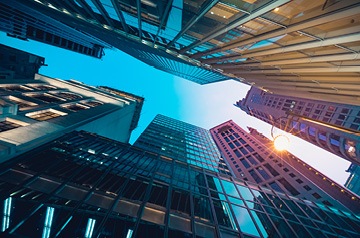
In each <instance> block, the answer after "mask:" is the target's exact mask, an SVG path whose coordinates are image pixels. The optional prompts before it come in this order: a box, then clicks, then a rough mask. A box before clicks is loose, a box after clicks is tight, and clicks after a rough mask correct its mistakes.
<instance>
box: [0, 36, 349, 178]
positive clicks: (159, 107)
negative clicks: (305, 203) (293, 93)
mask: <svg viewBox="0 0 360 238" xmlns="http://www.w3.org/2000/svg"><path fill="white" fill-rule="evenodd" d="M0 34H1V35H0V43H2V44H5V45H8V46H11V47H14V48H18V49H20V50H24V51H27V52H30V53H33V54H36V55H39V56H43V57H45V63H46V64H48V66H44V67H42V68H41V69H40V73H41V74H44V75H46V76H49V77H53V78H60V79H64V80H67V79H75V80H78V81H81V82H83V83H85V84H89V85H93V86H100V85H103V86H109V87H113V88H117V89H120V90H123V91H127V92H130V93H133V94H136V95H139V96H142V97H144V98H145V103H144V107H143V110H142V113H141V117H140V121H139V126H138V127H137V128H136V129H135V130H134V131H133V133H132V138H131V141H130V142H131V143H133V142H134V141H135V140H136V138H137V137H138V136H139V135H140V134H141V132H142V131H143V130H144V129H145V128H146V126H147V125H148V124H149V123H150V122H151V121H152V119H153V118H154V117H155V115H157V114H163V115H166V116H169V117H172V118H175V119H178V120H181V121H185V122H188V123H191V124H194V125H196V126H200V127H203V128H205V129H210V128H212V127H214V126H216V125H218V124H220V123H223V122H225V121H227V120H230V119H232V120H233V121H234V122H235V123H237V124H238V125H239V126H241V127H243V128H246V127H247V126H250V127H253V128H256V129H257V130H258V131H260V132H261V133H263V134H264V135H265V136H267V137H268V138H270V131H271V126H270V125H268V124H267V123H265V122H262V121H260V120H258V119H256V118H254V117H250V116H248V115H247V114H246V113H244V112H243V111H242V110H240V109H239V108H237V107H235V106H233V104H234V103H235V102H236V101H238V100H240V99H242V98H243V97H245V95H246V92H247V91H248V90H249V86H247V85H244V84H241V83H239V82H236V81H224V82H219V83H212V84H208V85H198V84H196V83H193V82H190V81H188V80H185V79H182V78H179V77H175V76H173V75H171V74H168V73H165V72H162V71H160V70H157V69H155V68H153V67H151V66H148V65H147V64H145V63H142V62H141V61H139V60H137V59H135V58H133V57H131V56H128V55H126V54H125V53H123V52H121V51H118V50H115V49H111V50H106V51H105V56H104V57H103V58H102V59H101V60H99V59H96V58H92V57H89V56H85V55H81V54H78V53H74V52H71V51H67V50H63V49H61V48H57V47H53V46H49V45H45V44H42V43H39V42H35V41H22V40H18V39H13V38H10V37H7V36H6V35H5V34H4V33H2V32H0ZM290 140H291V144H290V148H289V151H290V152H291V153H293V154H294V155H296V156H297V157H299V158H300V159H302V160H304V161H306V162H307V163H309V164H310V165H312V166H313V167H315V168H316V169H318V170H319V171H321V172H322V173H324V174H326V175H327V176H329V177H330V178H332V179H333V180H335V181H337V182H338V183H340V184H344V183H345V181H346V179H347V177H348V176H349V174H348V173H346V172H345V170H346V169H347V168H348V167H349V165H350V162H347V161H346V160H344V159H341V158H339V157H337V156H335V155H333V154H331V153H329V152H326V151H324V150H322V149H320V148H318V147H316V146H314V145H311V144H310V143H307V142H305V141H303V140H302V139H299V138H296V137H293V136H291V137H290Z"/></svg>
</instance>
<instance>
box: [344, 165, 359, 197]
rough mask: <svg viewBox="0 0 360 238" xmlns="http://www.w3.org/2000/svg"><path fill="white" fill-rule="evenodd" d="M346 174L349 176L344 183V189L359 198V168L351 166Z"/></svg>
mask: <svg viewBox="0 0 360 238" xmlns="http://www.w3.org/2000/svg"><path fill="white" fill-rule="evenodd" d="M346 172H349V173H350V176H349V178H348V179H347V180H346V182H345V187H347V188H348V189H350V190H351V191H353V192H354V193H356V194H357V195H359V196H360V166H359V165H356V164H351V165H350V167H349V168H348V170H346Z"/></svg>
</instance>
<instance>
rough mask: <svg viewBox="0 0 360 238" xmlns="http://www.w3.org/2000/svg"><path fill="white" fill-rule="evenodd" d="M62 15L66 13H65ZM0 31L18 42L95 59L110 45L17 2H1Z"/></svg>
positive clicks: (4, 0)
mask: <svg viewBox="0 0 360 238" xmlns="http://www.w3.org/2000/svg"><path fill="white" fill-rule="evenodd" d="M64 13H65V14H69V13H68V12H66V10H65V11H64ZM0 22H1V24H0V31H3V32H6V33H7V35H8V36H11V37H15V38H18V39H21V40H26V41H27V40H29V39H30V40H35V41H39V42H42V43H46V44H50V45H53V46H57V47H60V48H63V49H67V50H71V51H74V52H77V53H80V54H85V55H88V56H92V57H95V58H101V57H102V56H103V55H104V48H110V47H111V46H110V45H109V44H107V43H105V42H103V41H101V40H99V39H97V38H95V37H94V36H90V35H88V34H86V33H84V32H81V31H79V30H77V29H74V28H72V27H69V26H67V25H65V24H64V23H62V22H60V21H57V20H55V19H53V18H51V17H50V16H46V15H44V14H42V13H40V12H38V11H36V10H35V9H31V8H29V7H26V6H24V5H22V4H19V3H17V2H16V1H6V0H2V1H0Z"/></svg>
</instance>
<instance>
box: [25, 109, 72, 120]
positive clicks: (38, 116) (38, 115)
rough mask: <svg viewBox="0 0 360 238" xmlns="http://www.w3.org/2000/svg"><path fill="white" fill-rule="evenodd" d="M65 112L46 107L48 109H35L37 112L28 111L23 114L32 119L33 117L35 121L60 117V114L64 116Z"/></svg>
mask: <svg viewBox="0 0 360 238" xmlns="http://www.w3.org/2000/svg"><path fill="white" fill-rule="evenodd" d="M66 115H67V113H65V112H61V111H57V110H54V109H48V110H43V111H37V112H30V113H27V114H25V116H27V117H30V118H32V119H35V120H37V121H47V120H50V119H53V118H56V117H60V116H66Z"/></svg>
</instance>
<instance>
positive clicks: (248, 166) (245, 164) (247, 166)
mask: <svg viewBox="0 0 360 238" xmlns="http://www.w3.org/2000/svg"><path fill="white" fill-rule="evenodd" d="M240 161H241V163H242V164H243V165H244V166H245V168H247V169H248V168H250V165H249V163H248V162H247V161H246V160H244V159H241V160H240Z"/></svg>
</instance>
